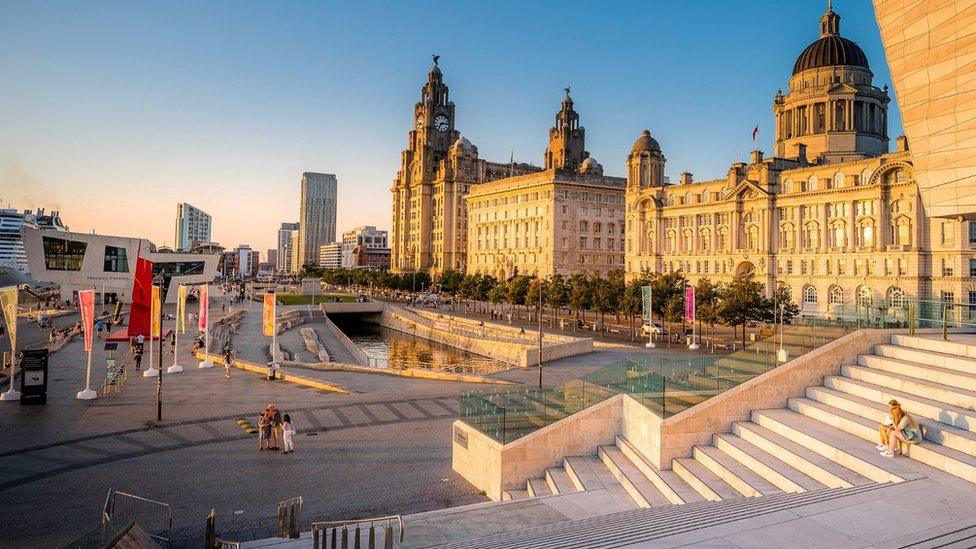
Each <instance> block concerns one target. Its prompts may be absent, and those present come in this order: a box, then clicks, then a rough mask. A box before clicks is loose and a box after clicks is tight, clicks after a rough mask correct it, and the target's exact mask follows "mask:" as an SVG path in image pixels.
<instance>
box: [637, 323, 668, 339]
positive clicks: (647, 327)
mask: <svg viewBox="0 0 976 549" xmlns="http://www.w3.org/2000/svg"><path fill="white" fill-rule="evenodd" d="M640 333H641V335H642V336H646V335H651V334H654V335H668V329H667V328H665V327H664V325H663V324H661V323H660V322H654V323H653V324H652V323H650V322H645V323H644V324H643V326H641V329H640Z"/></svg>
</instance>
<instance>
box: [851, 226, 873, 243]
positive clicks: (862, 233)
mask: <svg viewBox="0 0 976 549" xmlns="http://www.w3.org/2000/svg"><path fill="white" fill-rule="evenodd" d="M854 236H855V238H856V240H857V242H856V244H855V245H857V246H868V247H869V246H874V221H872V220H865V221H862V222H861V223H860V224H859V225H858V227H857V233H856V234H855V235H854Z"/></svg>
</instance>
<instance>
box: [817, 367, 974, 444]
mask: <svg viewBox="0 0 976 549" xmlns="http://www.w3.org/2000/svg"><path fill="white" fill-rule="evenodd" d="M824 386H825V387H829V388H831V389H836V390H838V391H841V392H843V393H848V394H851V395H855V396H859V397H861V398H864V399H867V400H870V401H872V402H883V403H887V402H888V401H889V400H891V399H896V400H898V402H900V403H901V405H902V407H904V409H906V410H911V412H912V414H914V415H915V416H916V417H919V418H928V419H932V420H935V421H938V422H941V423H944V424H947V425H952V426H953V427H958V428H959V429H964V430H966V431H970V432H974V433H976V411H973V410H968V409H966V408H960V407H958V406H953V405H951V404H946V403H945V402H941V401H938V400H934V399H931V398H926V397H924V396H920V395H916V394H912V393H906V392H903V391H896V390H894V389H890V388H888V387H885V386H883V385H875V384H874V383H868V382H866V381H861V380H859V379H853V378H849V377H843V376H828V377H826V378H824Z"/></svg>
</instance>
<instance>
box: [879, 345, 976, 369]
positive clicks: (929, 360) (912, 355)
mask: <svg viewBox="0 0 976 549" xmlns="http://www.w3.org/2000/svg"><path fill="white" fill-rule="evenodd" d="M874 354H876V355H879V356H883V357H887V358H894V359H897V360H904V361H906V362H914V363H916V364H926V365H929V366H937V367H939V368H945V369H948V370H955V371H957V372H963V373H972V372H976V359H974V358H970V357H966V356H959V355H953V354H949V353H945V352H940V351H929V350H925V349H918V348H916V347H905V346H902V345H891V344H881V345H875V346H874Z"/></svg>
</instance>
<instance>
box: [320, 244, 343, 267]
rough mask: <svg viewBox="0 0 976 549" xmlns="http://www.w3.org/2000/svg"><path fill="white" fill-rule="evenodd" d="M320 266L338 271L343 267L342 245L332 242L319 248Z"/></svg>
mask: <svg viewBox="0 0 976 549" xmlns="http://www.w3.org/2000/svg"><path fill="white" fill-rule="evenodd" d="M318 264H319V266H320V267H325V268H326V269H338V268H339V267H341V266H342V243H341V242H332V243H329V244H323V245H322V246H319V257H318Z"/></svg>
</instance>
